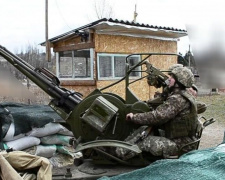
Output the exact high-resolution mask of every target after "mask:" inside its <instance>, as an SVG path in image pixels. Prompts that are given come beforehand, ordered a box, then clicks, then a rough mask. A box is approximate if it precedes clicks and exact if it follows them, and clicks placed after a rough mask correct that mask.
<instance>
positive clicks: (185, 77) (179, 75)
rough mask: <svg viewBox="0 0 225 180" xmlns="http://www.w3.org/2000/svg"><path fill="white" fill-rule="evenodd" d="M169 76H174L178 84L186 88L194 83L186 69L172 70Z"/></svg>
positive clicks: (190, 73) (192, 77)
mask: <svg viewBox="0 0 225 180" xmlns="http://www.w3.org/2000/svg"><path fill="white" fill-rule="evenodd" d="M171 74H172V75H174V76H175V78H176V80H177V81H178V82H179V83H181V84H182V85H184V86H185V87H187V88H189V87H191V86H192V85H193V83H194V75H193V73H192V72H191V70H190V69H188V68H186V67H177V68H174V69H173V70H172V72H171Z"/></svg>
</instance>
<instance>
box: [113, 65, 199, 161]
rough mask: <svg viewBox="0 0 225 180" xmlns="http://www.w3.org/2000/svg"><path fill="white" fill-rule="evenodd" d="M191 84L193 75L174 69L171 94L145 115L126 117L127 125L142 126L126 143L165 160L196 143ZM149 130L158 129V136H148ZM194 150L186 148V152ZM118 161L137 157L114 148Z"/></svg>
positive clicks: (171, 75)
mask: <svg viewBox="0 0 225 180" xmlns="http://www.w3.org/2000/svg"><path fill="white" fill-rule="evenodd" d="M193 82H194V76H193V74H192V72H191V71H190V70H189V69H188V68H186V67H177V68H175V69H173V70H172V72H171V74H170V77H169V85H168V86H169V91H170V94H169V96H168V97H167V99H166V101H164V103H163V104H161V105H159V106H158V107H157V108H156V109H155V110H153V111H150V112H146V113H137V114H133V113H129V114H127V116H126V119H127V121H131V122H133V123H136V124H140V125H144V126H141V127H140V128H138V129H137V130H136V131H135V132H134V133H133V134H132V135H130V136H128V137H127V138H126V139H125V141H126V142H129V143H131V144H137V145H138V147H139V148H140V149H141V150H142V151H146V152H149V153H151V154H152V155H153V156H159V157H164V158H168V157H169V156H173V155H178V149H179V148H180V147H182V146H183V145H185V144H187V143H189V142H193V141H195V140H196V138H195V131H196V126H197V109H196V103H195V98H194V97H193V96H192V95H190V94H189V93H187V91H186V88H190V87H191V86H192V84H193ZM149 127H153V128H157V129H158V130H159V132H160V133H159V134H158V135H157V136H156V135H155V134H152V133H150V129H151V128H149ZM192 149H194V147H190V146H189V147H188V149H187V151H190V150H192ZM116 154H117V156H118V157H120V158H122V159H124V160H126V159H129V158H131V157H133V156H135V155H136V154H135V153H134V152H132V151H129V150H127V149H124V148H117V149H116Z"/></svg>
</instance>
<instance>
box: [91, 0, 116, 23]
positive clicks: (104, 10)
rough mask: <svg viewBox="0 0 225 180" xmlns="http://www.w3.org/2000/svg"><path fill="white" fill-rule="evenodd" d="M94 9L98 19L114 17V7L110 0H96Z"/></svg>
mask: <svg viewBox="0 0 225 180" xmlns="http://www.w3.org/2000/svg"><path fill="white" fill-rule="evenodd" d="M94 11H95V12H94V13H95V16H96V17H97V19H102V18H113V17H114V11H113V7H112V5H111V4H110V3H109V1H108V0H95V1H94Z"/></svg>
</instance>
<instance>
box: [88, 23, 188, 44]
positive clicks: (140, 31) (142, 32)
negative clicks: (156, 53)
mask: <svg viewBox="0 0 225 180" xmlns="http://www.w3.org/2000/svg"><path fill="white" fill-rule="evenodd" d="M91 28H92V29H94V30H95V32H96V33H97V34H111V35H124V36H133V37H145V38H155V39H162V40H178V39H179V38H181V37H184V36H187V32H180V31H173V30H166V29H155V28H147V27H135V26H131V25H123V24H119V23H112V22H101V23H99V24H97V25H95V26H93V27H91Z"/></svg>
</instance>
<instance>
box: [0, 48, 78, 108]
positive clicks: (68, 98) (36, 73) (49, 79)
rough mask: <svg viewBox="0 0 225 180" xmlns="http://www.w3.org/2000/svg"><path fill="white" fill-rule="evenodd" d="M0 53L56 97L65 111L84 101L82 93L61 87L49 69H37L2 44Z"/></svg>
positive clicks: (55, 100)
mask: <svg viewBox="0 0 225 180" xmlns="http://www.w3.org/2000/svg"><path fill="white" fill-rule="evenodd" d="M0 55H1V56H2V57H4V58H5V59H6V60H7V61H8V62H9V63H10V64H12V65H13V66H14V67H15V68H17V69H18V70H19V71H20V72H21V73H23V74H24V75H25V76H27V77H28V78H29V79H30V80H31V81H33V82H34V83H35V84H36V85H37V86H39V87H40V88H41V89H42V90H43V91H45V92H46V93H47V94H48V95H49V96H51V97H52V98H53V99H54V102H55V104H56V105H57V106H59V107H61V108H62V109H64V110H65V112H70V111H71V110H73V109H74V107H75V106H76V105H77V104H78V103H80V102H81V101H82V98H81V94H80V93H78V92H72V91H69V90H67V89H64V88H61V87H60V86H59V80H58V78H57V77H55V76H54V75H53V74H52V73H51V72H49V71H48V70H46V69H44V68H43V69H41V68H37V69H35V68H34V67H33V66H31V65H30V64H28V63H27V62H26V61H24V60H23V59H21V58H20V57H18V56H16V55H14V54H13V53H11V52H10V51H9V50H7V49H6V48H5V47H3V46H1V45H0Z"/></svg>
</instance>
